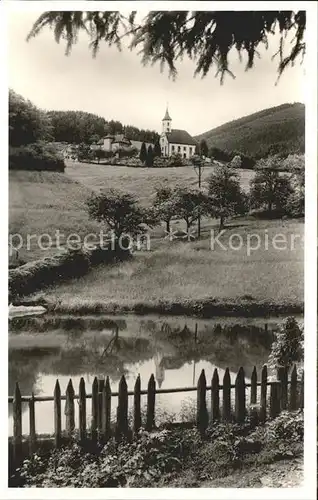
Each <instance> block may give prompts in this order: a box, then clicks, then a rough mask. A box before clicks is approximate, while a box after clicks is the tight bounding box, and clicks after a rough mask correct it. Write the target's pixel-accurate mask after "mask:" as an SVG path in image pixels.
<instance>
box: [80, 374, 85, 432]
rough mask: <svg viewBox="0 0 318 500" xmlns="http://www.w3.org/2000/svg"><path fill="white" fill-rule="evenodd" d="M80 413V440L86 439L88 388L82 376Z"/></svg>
mask: <svg viewBox="0 0 318 500" xmlns="http://www.w3.org/2000/svg"><path fill="white" fill-rule="evenodd" d="M78 396H79V399H78V414H79V418H78V420H79V437H80V441H85V440H86V390H85V381H84V379H83V377H81V380H80V383H79V389H78Z"/></svg>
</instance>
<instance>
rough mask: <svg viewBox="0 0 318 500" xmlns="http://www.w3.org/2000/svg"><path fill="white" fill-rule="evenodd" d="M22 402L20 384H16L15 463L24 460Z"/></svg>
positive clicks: (14, 398)
mask: <svg viewBox="0 0 318 500" xmlns="http://www.w3.org/2000/svg"><path fill="white" fill-rule="evenodd" d="M21 451H22V401H21V392H20V387H19V384H18V382H16V384H15V390H14V396H13V457H14V461H15V462H16V463H17V462H20V460H21V459H22V456H21Z"/></svg>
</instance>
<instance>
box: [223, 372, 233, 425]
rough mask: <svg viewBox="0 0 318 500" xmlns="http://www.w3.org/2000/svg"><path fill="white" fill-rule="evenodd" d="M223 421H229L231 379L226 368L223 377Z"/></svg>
mask: <svg viewBox="0 0 318 500" xmlns="http://www.w3.org/2000/svg"><path fill="white" fill-rule="evenodd" d="M222 410H223V420H226V421H229V420H231V377H230V370H229V369H228V368H226V370H225V373H224V377H223V408H222Z"/></svg>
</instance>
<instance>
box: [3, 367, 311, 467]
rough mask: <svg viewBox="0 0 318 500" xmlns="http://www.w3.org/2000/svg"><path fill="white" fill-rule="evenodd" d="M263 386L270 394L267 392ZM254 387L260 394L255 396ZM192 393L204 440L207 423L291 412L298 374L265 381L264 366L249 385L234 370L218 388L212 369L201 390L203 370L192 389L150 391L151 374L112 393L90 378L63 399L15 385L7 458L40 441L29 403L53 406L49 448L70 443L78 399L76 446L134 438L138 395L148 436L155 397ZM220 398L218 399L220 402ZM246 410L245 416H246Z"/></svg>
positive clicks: (300, 398) (300, 390)
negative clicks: (25, 426) (25, 420)
mask: <svg viewBox="0 0 318 500" xmlns="http://www.w3.org/2000/svg"><path fill="white" fill-rule="evenodd" d="M268 387H270V390H269V391H268ZM246 388H249V389H250V391H249V398H250V401H249V403H248V402H247V401H246V399H247V398H246ZM258 388H260V390H259V391H258ZM232 390H234V404H233V405H232V399H231V391H232ZM190 391H196V392H197V408H196V410H197V412H196V425H197V428H198V429H199V430H200V432H201V434H202V435H204V434H205V431H206V429H207V427H208V425H209V422H210V423H213V422H216V421H218V420H225V421H235V422H243V421H244V420H245V418H246V416H247V414H248V413H249V414H250V416H251V417H254V418H255V419H257V421H258V422H265V421H266V419H267V418H275V417H277V415H278V414H279V413H280V411H281V410H286V409H290V410H296V409H297V408H303V405H304V375H303V374H302V377H301V380H297V369H296V366H294V367H293V370H292V372H291V376H290V380H289V379H288V372H287V370H286V369H284V368H280V369H279V370H278V373H277V380H276V381H270V380H268V376H267V367H266V365H265V366H264V367H263V369H262V373H261V380H260V381H258V380H257V373H256V368H255V367H254V369H253V372H252V376H251V382H249V383H246V382H245V374H244V369H243V368H240V369H239V371H238V373H237V376H236V380H235V384H231V378H230V371H229V369H228V368H227V369H226V370H225V374H224V377H223V383H222V385H220V380H219V374H218V370H217V369H215V370H214V373H213V377H212V380H211V385H209V386H208V385H207V381H206V376H205V372H204V370H202V372H201V374H200V377H199V379H198V383H197V387H183V388H174V389H156V382H155V378H154V375H151V377H150V379H149V382H148V388H147V390H141V380H140V376H139V375H138V377H137V380H136V383H135V387H134V391H128V388H127V383H126V379H125V376H124V375H123V376H122V377H121V379H120V382H119V387H118V392H112V391H111V387H110V382H109V377H107V378H106V380H98V379H97V377H95V379H94V381H93V384H92V392H91V393H90V394H88V393H86V387H85V381H84V379H83V378H81V380H80V383H79V390H78V394H75V391H74V388H73V383H72V380H71V379H70V381H69V383H68V386H67V389H66V393H65V395H61V390H60V385H59V382H58V380H57V381H56V384H55V389H54V395H53V396H34V394H32V395H31V396H22V395H21V392H20V389H19V385H18V383H17V384H16V386H15V393H14V396H13V397H9V403H12V404H13V438H12V447H13V450H12V451H13V456H14V457H16V458H18V457H19V456H20V455H21V450H22V443H23V441H24V442H25V441H26V440H27V441H28V448H29V453H33V452H34V451H35V450H36V449H37V447H38V446H39V444H40V436H37V434H36V426H35V402H43V401H53V402H54V408H53V412H54V437H53V438H52V439H53V446H54V447H56V448H59V447H60V446H61V445H62V444H63V443H64V442H66V441H67V440H69V439H71V437H72V435H73V433H74V431H75V404H74V401H75V400H78V421H79V428H78V433H79V441H80V442H87V441H88V440H89V441H90V443H92V444H98V443H99V444H103V443H106V442H107V441H108V439H109V438H110V437H111V436H115V438H116V439H118V440H119V439H121V438H122V437H123V436H129V435H130V436H131V435H132V434H137V433H138V431H139V430H140V428H141V427H142V413H141V396H142V395H147V408H146V421H145V422H144V426H145V429H146V430H148V431H150V430H152V429H154V428H155V401H156V395H157V394H168V393H176V392H190ZM208 391H210V394H211V411H210V412H209V411H208V408H207V394H208ZM268 392H269V398H268ZM220 393H221V396H222V400H221V398H220ZM114 396H117V397H118V405H117V418H116V425H115V428H114V426H111V400H112V397H114ZM129 396H133V422H132V429H130V426H129V419H128V397H129ZM88 399H91V425H90V429H88V428H87V419H86V405H87V400H88ZM62 400H64V401H65V412H64V413H65V431H62V411H61V401H62ZM23 402H27V403H28V405H29V436H28V437H27V439H25V438H24V437H23V434H22V403H23ZM248 410H249V411H248Z"/></svg>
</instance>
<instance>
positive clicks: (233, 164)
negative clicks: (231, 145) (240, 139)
mask: <svg viewBox="0 0 318 500" xmlns="http://www.w3.org/2000/svg"><path fill="white" fill-rule="evenodd" d="M241 165H242V160H241V157H240V155H235V156H234V157H233V158H232V160H231V161H230V164H229V168H241Z"/></svg>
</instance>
